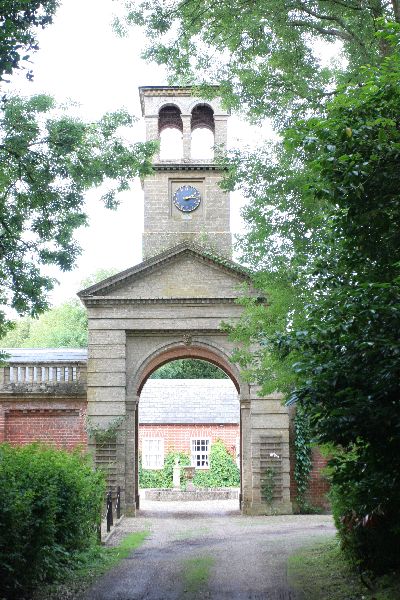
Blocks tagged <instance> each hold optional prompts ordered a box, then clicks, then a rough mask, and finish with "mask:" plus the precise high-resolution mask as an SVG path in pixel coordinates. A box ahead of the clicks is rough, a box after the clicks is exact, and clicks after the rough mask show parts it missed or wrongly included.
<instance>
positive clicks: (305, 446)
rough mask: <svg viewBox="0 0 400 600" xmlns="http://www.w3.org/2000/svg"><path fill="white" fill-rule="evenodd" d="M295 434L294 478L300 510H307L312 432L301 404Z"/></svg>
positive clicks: (297, 408) (298, 407) (295, 424)
mask: <svg viewBox="0 0 400 600" xmlns="http://www.w3.org/2000/svg"><path fill="white" fill-rule="evenodd" d="M294 434H295V435H294V452H295V466H294V478H295V481H296V487H297V497H296V500H297V503H298V505H299V508H300V511H301V512H305V511H306V510H307V509H308V508H309V505H308V502H307V501H306V493H307V490H308V486H309V483H310V473H311V469H312V460H311V432H310V424H309V419H308V416H307V415H306V413H305V411H304V409H303V407H302V406H300V404H297V405H296V414H295V417H294Z"/></svg>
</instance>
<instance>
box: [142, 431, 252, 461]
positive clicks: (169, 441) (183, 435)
mask: <svg viewBox="0 0 400 600" xmlns="http://www.w3.org/2000/svg"><path fill="white" fill-rule="evenodd" d="M239 435H240V431H239V425H214V424H213V425H187V424H185V425H140V426H139V448H140V449H141V448H142V439H143V438H144V437H147V438H164V440H165V442H164V449H165V453H167V452H168V451H169V450H179V451H180V452H190V440H191V438H197V439H199V438H210V439H211V443H213V442H215V440H217V439H220V440H222V441H223V442H224V444H225V446H226V447H227V449H228V451H229V452H230V453H231V454H232V456H236V439H237V438H238V437H239Z"/></svg>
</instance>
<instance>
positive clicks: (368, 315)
mask: <svg viewBox="0 0 400 600" xmlns="http://www.w3.org/2000/svg"><path fill="white" fill-rule="evenodd" d="M380 35H382V36H384V37H385V39H386V40H387V41H388V43H391V44H393V46H394V49H395V51H394V52H393V53H392V54H390V55H389V56H387V57H386V58H385V59H384V60H383V61H382V62H381V63H380V65H379V66H378V67H371V66H369V67H365V68H363V69H362V85H361V86H360V85H347V86H345V87H344V88H342V89H341V90H340V92H339V93H338V94H337V96H336V98H335V99H334V100H333V101H332V102H331V103H330V104H329V105H328V106H327V109H326V115H325V116H324V117H322V118H315V117H313V118H310V119H307V120H304V121H301V122H299V123H297V124H296V126H295V127H293V128H292V129H290V130H288V131H287V132H286V134H285V137H284V143H283V150H282V152H284V153H285V161H286V162H289V160H290V157H293V160H295V157H300V161H301V163H302V177H303V181H304V182H307V185H304V184H303V190H304V191H303V196H302V199H303V204H297V205H296V203H293V197H289V201H288V205H289V206H290V207H291V208H294V211H293V214H294V215H297V214H299V218H300V220H301V214H302V209H303V208H304V206H307V204H306V201H307V199H310V200H311V198H314V204H315V206H317V207H318V208H317V210H313V211H311V212H312V214H314V215H315V217H316V218H317V219H318V218H319V221H320V224H319V226H318V227H315V228H314V230H313V229H311V228H310V229H308V230H307V231H308V232H309V237H308V238H307V242H306V243H305V245H304V248H303V250H301V244H300V243H298V244H296V239H295V237H294V238H293V239H294V242H293V244H292V245H291V248H292V249H293V252H292V254H295V255H296V256H297V259H296V264H297V265H298V268H297V273H298V279H297V280H296V278H294V279H293V282H294V284H293V287H294V289H298V281H299V280H300V281H301V287H302V289H303V292H302V299H303V302H302V304H299V305H298V308H299V311H300V314H296V315H293V316H292V315H290V314H288V315H287V319H286V323H282V324H281V327H280V329H279V330H278V329H275V331H274V330H273V328H272V327H271V326H270V324H269V323H268V316H265V317H264V318H262V317H261V318H260V312H259V313H258V314H257V313H256V312H255V311H253V314H252V316H251V314H250V312H248V313H247V315H246V318H247V321H248V322H249V321H252V318H253V321H252V322H253V332H251V330H250V328H247V329H246V327H245V326H243V327H242V329H238V330H237V331H236V332H235V333H234V335H236V337H237V339H241V340H244V341H247V343H251V341H254V340H256V339H257V340H258V341H261V351H260V352H259V353H258V356H256V357H254V356H253V357H252V356H251V354H250V353H248V354H246V353H245V352H244V353H240V352H239V355H240V356H241V359H242V360H243V361H244V362H247V363H250V362H251V360H252V359H254V358H255V360H256V361H258V363H257V366H256V369H255V370H253V371H252V372H253V375H255V376H258V377H259V378H260V379H261V380H262V381H263V382H264V384H265V387H272V386H274V385H276V380H274V379H273V376H274V375H275V373H273V372H272V371H271V368H272V367H271V364H273V365H274V364H277V363H279V362H281V363H282V362H283V363H284V364H285V365H286V367H287V369H286V372H285V377H286V379H285V378H284V377H282V378H281V379H280V380H279V386H278V387H279V388H280V389H281V386H282V385H285V383H286V390H287V391H290V390H291V389H292V392H291V400H292V401H297V402H298V403H300V404H301V406H302V407H303V408H304V409H305V411H306V412H307V414H308V416H309V418H310V422H311V426H312V429H313V435H314V438H315V441H316V442H318V443H322V444H328V445H329V447H330V449H331V453H332V455H333V458H332V460H331V461H330V465H331V481H332V483H333V496H332V498H333V503H334V514H335V519H336V524H337V526H338V528H339V531H340V534H341V539H342V543H343V547H344V548H346V549H347V550H348V551H349V553H350V554H351V556H352V558H353V559H355V560H356V561H357V562H359V563H360V562H361V564H362V565H363V566H364V567H367V568H369V569H372V570H374V571H378V572H379V571H385V570H387V569H389V568H393V567H398V566H399V557H398V551H397V548H398V545H399V541H400V539H399V531H400V527H399V523H400V516H399V509H398V507H399V501H400V492H399V490H400V480H399V473H400V462H399V456H400V432H399V427H398V423H399V422H400V387H399V375H400V372H399V359H398V357H399V355H400V345H399V339H400V309H399V307H400V272H399V265H400V238H399V235H398V223H399V220H400V172H399V168H398V166H399V159H400V127H399V123H400V122H399V114H400V92H399V87H398V81H399V79H400V52H399V48H400V26H399V25H397V24H391V25H388V26H387V27H386V28H385V31H383V32H382V33H381V34H380ZM280 177H281V178H282V180H284V179H285V175H284V174H283V172H281V173H280ZM290 178H291V174H290V173H289V175H288V177H287V178H286V183H288V181H289V182H290ZM270 202H271V203H272V202H273V200H272V199H270ZM279 202H280V199H278V201H277V205H278V206H277V210H278V213H279V212H280V210H281V206H280V204H279ZM260 206H261V205H260ZM271 211H272V213H273V212H274V211H273V209H271ZM296 211H297V212H296ZM259 216H260V217H261V208H260V211H259ZM290 216H291V215H290ZM307 222H308V223H310V220H309V219H307ZM280 227H281V231H282V237H283V238H284V236H285V233H286V231H287V230H288V227H287V226H286V224H281V225H279V223H278V225H277V226H276V228H275V234H277V232H278V231H279V230H280ZM285 260H287V261H288V264H291V266H292V267H293V265H294V262H293V258H292V256H291V254H290V252H288V253H287V256H286V257H285ZM272 264H274V263H273V259H272ZM295 272H296V271H295V269H294V268H291V275H292V277H293V276H294V274H295ZM263 310H264V311H265V312H266V313H267V312H268V309H267V310H265V308H264V309H263ZM254 319H258V324H260V322H261V323H262V326H263V328H257V325H256V324H254ZM299 324H301V328H300V327H299V326H298V325H299ZM246 335H247V336H248V337H247V340H246ZM268 361H270V362H269V366H267V367H266V365H267V364H268ZM276 372H278V374H279V370H277V371H276ZM268 379H269V382H268V381H267V380H268Z"/></svg>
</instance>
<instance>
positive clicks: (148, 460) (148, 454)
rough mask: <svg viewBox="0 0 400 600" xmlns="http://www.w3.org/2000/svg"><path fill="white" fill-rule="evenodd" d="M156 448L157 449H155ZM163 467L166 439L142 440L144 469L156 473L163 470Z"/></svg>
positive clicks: (145, 438)
mask: <svg viewBox="0 0 400 600" xmlns="http://www.w3.org/2000/svg"><path fill="white" fill-rule="evenodd" d="M156 442H157V444H156ZM154 446H157V448H156V449H155V448H154ZM163 466H164V438H148V437H144V438H142V468H143V469H146V470H153V471H155V470H157V469H162V468H163Z"/></svg>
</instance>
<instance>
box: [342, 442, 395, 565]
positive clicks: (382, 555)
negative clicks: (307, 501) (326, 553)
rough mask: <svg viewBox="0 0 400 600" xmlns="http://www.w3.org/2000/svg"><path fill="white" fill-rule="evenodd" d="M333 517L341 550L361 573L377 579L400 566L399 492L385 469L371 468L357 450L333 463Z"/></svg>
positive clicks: (343, 455)
mask: <svg viewBox="0 0 400 600" xmlns="http://www.w3.org/2000/svg"><path fill="white" fill-rule="evenodd" d="M330 462H331V466H332V480H333V484H332V487H331V491H330V499H331V502H332V510H333V516H334V520H335V525H336V527H337V529H338V532H339V538H340V542H341V547H342V549H343V550H344V552H345V554H346V555H347V557H348V558H349V559H350V561H351V562H352V563H353V564H355V565H356V566H357V567H358V568H359V569H361V570H365V569H367V570H370V571H372V572H374V573H375V574H377V575H380V574H383V573H386V572H388V571H390V570H391V569H398V568H399V566H400V554H399V546H400V512H399V506H400V489H399V485H398V481H396V479H395V478H393V477H392V476H391V474H390V473H388V472H387V467H386V466H385V465H379V464H378V463H376V464H375V465H374V468H369V467H368V466H367V464H366V463H364V461H363V460H361V459H360V453H359V452H358V449H357V448H355V449H353V450H352V451H348V452H345V451H341V452H338V453H337V454H336V456H335V457H334V458H333V459H332V460H331V461H330Z"/></svg>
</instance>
